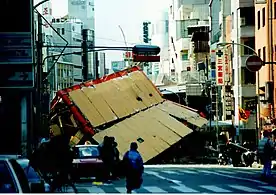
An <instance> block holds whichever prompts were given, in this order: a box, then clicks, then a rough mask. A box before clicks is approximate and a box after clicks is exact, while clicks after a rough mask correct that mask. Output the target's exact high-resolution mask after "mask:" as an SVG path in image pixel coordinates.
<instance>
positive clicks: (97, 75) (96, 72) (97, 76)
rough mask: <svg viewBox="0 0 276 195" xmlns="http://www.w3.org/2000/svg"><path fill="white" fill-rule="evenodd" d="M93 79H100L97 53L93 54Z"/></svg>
mask: <svg viewBox="0 0 276 195" xmlns="http://www.w3.org/2000/svg"><path fill="white" fill-rule="evenodd" d="M95 60H96V62H95V65H96V67H95V78H96V79H98V78H100V75H99V53H98V52H95Z"/></svg>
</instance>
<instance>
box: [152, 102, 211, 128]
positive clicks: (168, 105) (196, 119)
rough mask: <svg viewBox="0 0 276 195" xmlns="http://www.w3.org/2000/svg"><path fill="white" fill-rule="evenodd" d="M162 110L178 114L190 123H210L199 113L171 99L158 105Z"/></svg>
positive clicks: (197, 124) (200, 125)
mask: <svg viewBox="0 0 276 195" xmlns="http://www.w3.org/2000/svg"><path fill="white" fill-rule="evenodd" d="M157 107H158V108H160V109H161V110H163V111H165V112H168V113H170V114H171V115H174V116H177V117H179V118H183V119H185V120H187V121H188V122H189V123H191V124H193V125H196V126H198V127H202V126H203V125H205V124H207V123H208V120H206V119H205V118H203V117H201V116H200V115H199V114H197V113H195V112H193V111H190V110H188V109H186V108H183V107H181V106H178V105H176V104H174V103H172V102H170V101H165V102H163V103H162V104H159V105H157Z"/></svg>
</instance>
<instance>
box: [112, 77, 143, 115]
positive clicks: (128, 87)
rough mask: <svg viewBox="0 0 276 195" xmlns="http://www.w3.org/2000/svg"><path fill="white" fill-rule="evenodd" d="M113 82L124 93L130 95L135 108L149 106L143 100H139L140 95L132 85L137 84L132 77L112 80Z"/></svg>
mask: <svg viewBox="0 0 276 195" xmlns="http://www.w3.org/2000/svg"><path fill="white" fill-rule="evenodd" d="M112 82H113V83H114V84H115V85H116V86H117V87H118V88H119V90H120V91H121V92H122V93H124V94H125V95H126V96H127V97H128V100H129V102H131V105H132V106H133V108H135V110H136V111H140V110H143V109H145V108H147V106H146V105H145V104H144V103H143V101H138V100H137V97H138V95H137V94H136V92H135V91H134V89H133V87H132V85H135V84H134V83H133V82H132V80H131V79H130V78H128V77H125V78H123V79H116V80H112Z"/></svg>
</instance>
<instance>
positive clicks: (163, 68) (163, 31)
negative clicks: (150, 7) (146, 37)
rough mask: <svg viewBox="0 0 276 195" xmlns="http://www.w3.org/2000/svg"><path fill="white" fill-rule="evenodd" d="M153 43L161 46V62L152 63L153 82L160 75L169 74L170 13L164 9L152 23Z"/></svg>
mask: <svg viewBox="0 0 276 195" xmlns="http://www.w3.org/2000/svg"><path fill="white" fill-rule="evenodd" d="M151 43H152V44H153V45H157V46H159V47H160V48H161V52H160V62H153V63H152V76H153V79H152V80H153V82H155V81H156V79H157V77H158V75H159V74H160V75H168V74H169V72H170V71H169V69H170V68H169V67H170V61H169V13H168V11H167V10H163V11H162V12H160V13H159V16H158V19H157V20H156V21H155V22H153V24H152V36H151Z"/></svg>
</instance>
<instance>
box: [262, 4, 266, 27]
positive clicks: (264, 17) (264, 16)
mask: <svg viewBox="0 0 276 195" xmlns="http://www.w3.org/2000/svg"><path fill="white" fill-rule="evenodd" d="M265 18H266V17H265V7H264V8H263V18H262V19H263V27H264V26H265Z"/></svg>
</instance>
